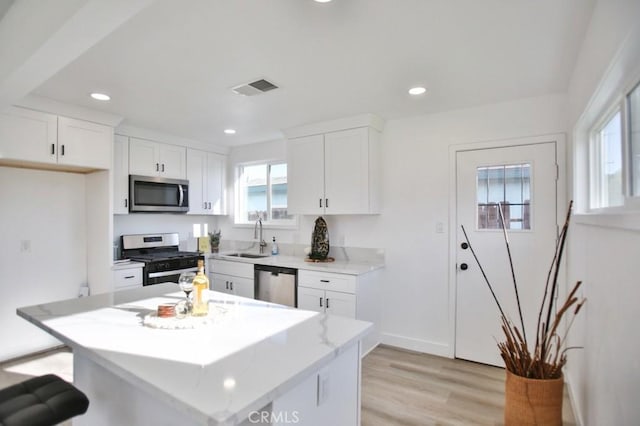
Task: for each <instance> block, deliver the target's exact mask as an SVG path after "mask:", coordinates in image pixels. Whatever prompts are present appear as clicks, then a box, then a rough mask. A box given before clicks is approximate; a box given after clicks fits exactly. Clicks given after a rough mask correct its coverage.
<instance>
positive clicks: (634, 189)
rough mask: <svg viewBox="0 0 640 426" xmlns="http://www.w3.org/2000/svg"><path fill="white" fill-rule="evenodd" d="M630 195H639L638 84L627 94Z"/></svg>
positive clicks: (639, 136) (639, 115)
mask: <svg viewBox="0 0 640 426" xmlns="http://www.w3.org/2000/svg"><path fill="white" fill-rule="evenodd" d="M628 105H629V144H630V148H631V149H630V151H631V155H630V163H631V164H630V166H631V195H633V196H638V195H640V85H638V86H636V87H635V89H633V90H632V91H631V93H629V95H628Z"/></svg>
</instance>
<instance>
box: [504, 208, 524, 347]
mask: <svg viewBox="0 0 640 426" xmlns="http://www.w3.org/2000/svg"><path fill="white" fill-rule="evenodd" d="M502 206H503V204H502V203H498V213H499V214H500V224H501V225H502V234H503V235H504V244H505V245H506V246H507V255H508V256H509V266H510V268H511V279H512V280H513V290H514V291H515V293H516V303H517V304H518V315H519V316H520V325H521V326H522V335H523V336H524V341H525V342H526V341H527V332H526V330H525V327H524V319H523V318H522V308H521V307H520V296H519V295H518V283H517V282H516V272H515V271H514V269H513V259H512V258H511V247H510V246H509V238H508V237H507V224H506V223H504V215H503V214H502Z"/></svg>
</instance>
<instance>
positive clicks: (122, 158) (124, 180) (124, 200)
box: [113, 135, 129, 214]
mask: <svg viewBox="0 0 640 426" xmlns="http://www.w3.org/2000/svg"><path fill="white" fill-rule="evenodd" d="M113 213H114V214H128V213H129V138H128V137H126V136H121V135H116V136H115V138H114V140H113Z"/></svg>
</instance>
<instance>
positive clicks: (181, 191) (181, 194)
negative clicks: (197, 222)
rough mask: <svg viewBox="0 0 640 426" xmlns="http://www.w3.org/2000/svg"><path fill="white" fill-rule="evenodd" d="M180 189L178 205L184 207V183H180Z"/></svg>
mask: <svg viewBox="0 0 640 426" xmlns="http://www.w3.org/2000/svg"><path fill="white" fill-rule="evenodd" d="M178 191H180V199H179V200H178V206H180V207H182V203H184V189H182V185H178Z"/></svg>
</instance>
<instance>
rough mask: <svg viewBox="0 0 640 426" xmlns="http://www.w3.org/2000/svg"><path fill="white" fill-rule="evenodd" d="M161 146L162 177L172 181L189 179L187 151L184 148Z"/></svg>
mask: <svg viewBox="0 0 640 426" xmlns="http://www.w3.org/2000/svg"><path fill="white" fill-rule="evenodd" d="M158 145H159V146H160V157H159V158H160V175H161V176H164V177H167V178H172V179H186V178H187V149H186V148H185V147H183V146H176V145H165V144H158Z"/></svg>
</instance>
